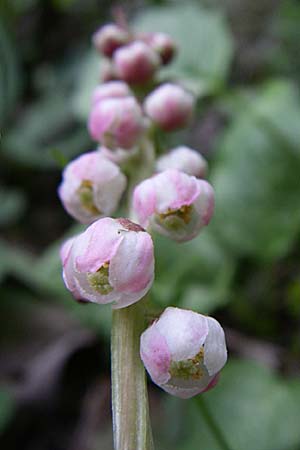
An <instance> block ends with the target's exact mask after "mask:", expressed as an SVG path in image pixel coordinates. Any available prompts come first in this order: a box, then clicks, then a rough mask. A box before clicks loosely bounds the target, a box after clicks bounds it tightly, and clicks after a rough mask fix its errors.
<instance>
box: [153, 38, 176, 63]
mask: <svg viewBox="0 0 300 450" xmlns="http://www.w3.org/2000/svg"><path fill="white" fill-rule="evenodd" d="M146 39H147V40H146V42H147V44H148V45H150V47H151V48H153V50H155V51H156V52H157V53H158V54H159V55H160V57H161V60H162V63H163V64H168V63H169V62H171V60H172V59H173V57H174V55H175V52H176V46H175V43H174V41H173V39H172V38H171V36H169V35H168V34H166V33H150V34H149V35H148V36H147V38H146Z"/></svg>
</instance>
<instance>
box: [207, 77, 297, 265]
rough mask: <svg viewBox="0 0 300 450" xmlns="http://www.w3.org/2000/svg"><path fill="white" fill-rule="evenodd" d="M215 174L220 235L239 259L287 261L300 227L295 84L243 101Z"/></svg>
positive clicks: (274, 86) (270, 87) (271, 87)
mask: <svg viewBox="0 0 300 450" xmlns="http://www.w3.org/2000/svg"><path fill="white" fill-rule="evenodd" d="M240 100H241V103H240V106H239V108H238V112H237V113H236V114H235V115H234V116H233V120H232V123H231V125H230V126H229V127H228V129H227V130H226V131H225V133H224V135H223V136H221V139H220V141H219V146H218V149H217V150H218V151H217V160H216V164H215V168H214V171H213V174H212V184H213V186H214V188H215V192H216V214H215V217H214V219H213V221H212V227H213V228H214V232H216V234H217V235H218V236H219V237H221V238H222V240H223V242H224V243H225V245H226V246H227V247H228V248H229V249H230V250H231V251H234V252H236V253H237V254H239V255H251V256H254V257H258V258H260V259H264V260H270V259H272V258H279V257H281V256H283V255H284V254H285V253H286V252H287V251H288V249H289V248H290V246H291V245H292V243H293V242H294V239H295V237H296V235H297V233H298V232H299V227H300V208H299V197H300V181H299V171H300V127H299V117H300V101H299V95H298V92H297V90H296V89H295V87H294V86H293V85H292V84H290V83H289V82H284V81H274V82H270V83H267V84H266V85H265V86H264V87H262V88H261V89H260V90H259V91H258V92H257V93H253V95H252V96H251V97H245V96H244V97H243V96H241V97H240Z"/></svg>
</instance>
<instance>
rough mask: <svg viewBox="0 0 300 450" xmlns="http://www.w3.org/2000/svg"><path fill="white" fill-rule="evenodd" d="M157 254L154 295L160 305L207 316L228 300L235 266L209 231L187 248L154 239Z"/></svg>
mask: <svg viewBox="0 0 300 450" xmlns="http://www.w3.org/2000/svg"><path fill="white" fill-rule="evenodd" d="M155 252H156V254H155V261H156V277H155V282H154V286H153V291H152V292H153V296H154V300H155V301H156V303H158V304H159V305H162V306H167V305H170V304H172V305H179V306H181V307H186V308H192V309H194V310H196V311H199V312H205V313H208V312H211V311H212V310H214V309H215V308H216V307H217V306H220V305H221V304H223V303H226V302H227V301H228V300H229V293H228V289H229V285H230V281H231V278H232V275H233V272H234V268H235V265H234V262H233V261H232V259H231V258H230V257H229V255H228V254H226V253H225V252H224V249H222V247H221V246H220V245H219V243H218V242H217V241H216V239H215V237H214V236H213V235H212V234H211V233H210V231H209V230H208V229H207V230H203V231H202V232H201V233H200V235H199V236H198V237H197V238H196V239H193V241H191V242H187V243H185V244H178V243H176V242H172V241H171V240H169V239H167V238H163V237H160V236H155Z"/></svg>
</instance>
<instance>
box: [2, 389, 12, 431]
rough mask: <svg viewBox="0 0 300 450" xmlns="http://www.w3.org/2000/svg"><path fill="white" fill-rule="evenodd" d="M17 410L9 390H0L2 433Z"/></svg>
mask: <svg viewBox="0 0 300 450" xmlns="http://www.w3.org/2000/svg"><path fill="white" fill-rule="evenodd" d="M14 411H15V402H14V399H13V397H12V396H11V394H10V393H9V392H8V391H5V390H3V389H1V390H0V434H1V433H2V432H3V431H4V429H5V427H6V426H7V425H8V423H9V421H10V419H11V418H12V416H13V414H14Z"/></svg>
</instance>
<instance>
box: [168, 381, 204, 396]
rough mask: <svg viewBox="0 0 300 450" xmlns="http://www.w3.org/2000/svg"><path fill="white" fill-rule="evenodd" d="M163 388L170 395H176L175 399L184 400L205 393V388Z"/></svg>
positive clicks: (173, 386) (171, 386)
mask: <svg viewBox="0 0 300 450" xmlns="http://www.w3.org/2000/svg"><path fill="white" fill-rule="evenodd" d="M161 388H162V389H163V390H164V391H166V392H167V393H168V394H171V395H174V396H175V397H179V398H182V399H183V400H185V399H188V398H192V397H195V395H199V394H201V393H202V392H204V391H203V387H197V386H194V387H190V388H184V387H180V386H176V385H169V384H164V385H162V386H161Z"/></svg>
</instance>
